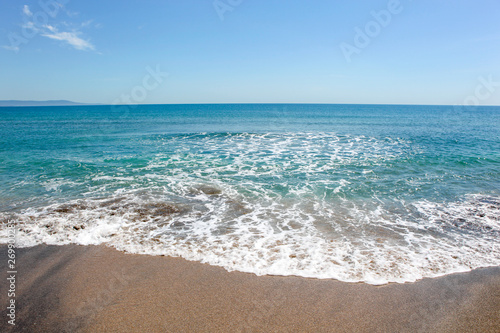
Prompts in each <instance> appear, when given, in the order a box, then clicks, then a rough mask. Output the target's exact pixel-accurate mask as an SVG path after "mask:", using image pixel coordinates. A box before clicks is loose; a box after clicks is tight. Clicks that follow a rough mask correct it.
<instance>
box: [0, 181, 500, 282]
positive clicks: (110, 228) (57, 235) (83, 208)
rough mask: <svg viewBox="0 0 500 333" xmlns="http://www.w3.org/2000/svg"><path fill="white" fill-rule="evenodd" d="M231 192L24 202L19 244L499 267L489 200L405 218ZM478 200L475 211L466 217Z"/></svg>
mask: <svg viewBox="0 0 500 333" xmlns="http://www.w3.org/2000/svg"><path fill="white" fill-rule="evenodd" d="M240 199H241V198H234V197H229V196H227V195H225V194H223V193H222V194H205V193H201V194H197V195H194V196H192V198H191V199H190V200H191V202H189V203H186V200H185V198H184V202H183V203H180V202H177V203H172V204H171V206H168V205H167V206H162V205H164V204H165V202H172V200H174V199H173V198H172V197H168V198H167V197H162V198H161V197H155V196H154V195H152V194H151V193H146V192H144V191H142V192H130V193H125V194H124V193H122V192H121V193H119V194H117V195H116V196H114V197H112V198H108V199H106V200H93V199H86V200H77V201H73V202H70V203H67V204H64V205H51V206H47V207H45V208H43V209H39V210H27V211H25V212H23V213H21V214H17V215H15V217H14V219H15V220H16V221H18V222H19V226H20V228H19V231H18V245H19V246H33V245H36V244H42V243H45V244H57V245H63V244H70V243H74V244H82V245H89V244H103V243H104V244H107V245H109V246H113V247H115V248H117V249H119V250H122V251H127V252H132V253H139V254H150V255H160V254H161V255H169V256H180V257H183V258H186V259H188V260H196V261H201V262H205V263H209V264H212V265H218V266H222V267H224V268H226V269H227V270H230V271H231V270H238V271H243V272H251V273H255V274H257V275H264V274H272V275H297V276H304V277H313V278H333V279H338V280H341V281H348V282H360V281H362V282H366V283H370V284H382V283H387V282H399V283H402V282H411V281H416V280H418V279H421V278H424V277H435V276H440V275H444V274H449V273H454V272H464V271H469V270H471V269H474V268H478V267H487V266H496V265H500V242H499V241H498V239H499V238H498V235H499V233H500V225H499V222H498V221H499V212H498V202H499V199H498V198H487V197H486V198H485V197H479V196H474V197H471V198H470V199H469V200H468V201H464V202H453V203H449V204H437V203H430V202H428V201H421V202H417V203H415V204H413V205H412V206H413V207H415V210H416V211H418V214H423V216H421V217H420V219H418V218H417V219H416V220H414V221H411V220H410V219H409V216H407V219H403V218H402V217H401V216H398V215H397V214H394V213H391V212H389V211H387V210H386V209H385V208H384V207H382V206H381V205H377V204H376V203H375V202H372V203H370V204H366V203H360V202H357V203H356V202H347V203H348V204H344V205H339V204H338V203H336V204H332V203H329V202H325V201H317V202H304V201H300V200H299V201H294V200H292V201H288V202H285V201H276V200H274V201H272V202H266V201H265V200H261V201H256V202H253V203H250V202H249V201H248V200H246V201H242V200H240ZM174 201H175V200H174ZM488 202H493V203H494V204H489V203H488ZM495 205H496V206H495ZM477 207H480V210H481V213H479V215H480V216H479V215H478V216H475V215H474V216H472V217H471V214H470V212H471V210H472V209H473V208H474V209H478V208H477ZM162 209H163V210H164V211H162ZM165 209H166V210H168V211H166V210H165ZM444 212H447V213H448V214H456V212H461V213H463V214H465V215H467V220H466V221H468V223H469V224H471V225H467V228H468V229H467V230H465V232H464V230H463V226H462V227H460V226H459V227H455V229H453V221H452V220H443V214H444ZM465 215H460V216H465ZM453 216H458V215H453ZM3 218H4V219H6V218H7V217H6V216H4V217H3ZM443 221H444V222H443ZM485 226H487V227H488V228H486V227H485ZM450 228H451V229H450ZM6 241H7V234H6V232H5V231H2V232H0V242H6Z"/></svg>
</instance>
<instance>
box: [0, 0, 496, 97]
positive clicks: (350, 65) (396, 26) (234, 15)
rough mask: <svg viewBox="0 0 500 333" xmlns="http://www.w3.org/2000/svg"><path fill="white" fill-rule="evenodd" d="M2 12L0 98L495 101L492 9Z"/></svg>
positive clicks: (221, 5) (264, 3)
mask: <svg viewBox="0 0 500 333" xmlns="http://www.w3.org/2000/svg"><path fill="white" fill-rule="evenodd" d="M1 6H2V9H1V11H0V99H4V100H5V99H19V100H49V99H68V100H73V101H77V102H87V103H105V104H113V103H129V102H131V103H159V104H160V103H382V104H383V103H388V104H484V105H500V19H499V18H500V2H499V1H498V0H476V1H472V0H470V1H464V0H456V1H445V0H440V1H436V0H433V1H431V0H420V1H417V0H414V1H411V0H400V1H398V0H389V1H340V0H339V1H326V0H316V1H306V0H281V1H279V0H216V1H214V0H196V1H193V0H182V1H181V0H166V1H165V0H164V1H160V0H142V1H125V0H121V1H118V0H106V1H94V0H86V1H75V0H58V1H57V2H56V0H41V1H19V0H5V1H2V4H1ZM155 73H156V74H155ZM165 73H168V76H167V75H166V74H165Z"/></svg>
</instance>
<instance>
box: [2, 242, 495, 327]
mask: <svg viewBox="0 0 500 333" xmlns="http://www.w3.org/2000/svg"><path fill="white" fill-rule="evenodd" d="M0 249H1V251H0V252H1V253H2V257H3V258H5V260H2V261H1V264H0V267H1V274H0V277H1V278H2V281H5V279H6V277H7V273H6V272H7V267H6V264H7V254H6V250H7V246H5V245H2V246H1V247H0ZM16 252H17V267H18V274H17V277H18V281H17V287H16V304H17V307H16V326H14V327H13V326H11V325H9V324H8V323H7V320H8V317H7V316H6V314H7V313H6V310H5V309H6V304H7V303H6V302H7V297H6V296H7V284H6V283H3V284H2V285H1V290H0V292H1V295H2V296H1V298H0V299H1V300H2V311H1V321H0V331H2V332H19V331H30V332H132V331H133V332H146V331H147V332H193V331H196V332H264V331H268V332H290V331H295V332H341V331H358V332H387V331H392V332H394V331H398V332H457V331H461V332H463V331H472V332H496V331H497V330H498V327H500V316H499V315H498V314H499V313H500V267H492V268H484V269H477V270H474V271H472V272H468V273H457V274H451V275H447V276H443V277H439V278H432V279H423V280H420V281H417V282H415V283H406V284H394V283H393V284H387V285H382V286H373V285H368V284H364V283H345V282H340V281H336V280H319V279H308V278H301V277H294V276H256V275H253V274H249V273H241V272H227V271H226V270H224V269H223V268H220V267H215V266H210V265H207V264H202V263H199V262H190V261H187V260H184V259H181V258H170V257H162V256H158V257H155V256H146V255H135V254H125V253H122V252H119V251H117V250H115V249H112V248H108V247H105V246H103V245H100V246H78V245H65V246H47V245H40V246H36V247H32V248H22V249H16Z"/></svg>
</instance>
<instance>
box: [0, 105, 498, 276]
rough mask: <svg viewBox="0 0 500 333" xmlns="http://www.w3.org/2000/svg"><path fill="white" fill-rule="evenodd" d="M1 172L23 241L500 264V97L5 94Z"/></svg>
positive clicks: (354, 271)
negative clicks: (160, 100) (227, 99)
mask: <svg viewBox="0 0 500 333" xmlns="http://www.w3.org/2000/svg"><path fill="white" fill-rule="evenodd" d="M0 180H1V182H0V223H1V224H2V225H4V226H5V223H6V222H7V221H15V222H16V223H17V224H18V232H17V243H18V245H19V246H23V247H26V246H34V245H37V244H58V245H62V244H82V245H87V244H106V245H108V246H111V247H114V248H116V249H118V250H121V251H126V252H131V253H139V254H146V255H169V256H178V257H183V258H186V259H188V260H196V261H201V262H205V263H209V264H212V265H217V266H222V267H224V268H226V269H227V270H230V271H231V270H238V271H243V272H252V273H255V274H258V275H264V274H273V275H298V276H304V277H314V278H333V279H338V280H341V281H349V282H360V281H362V282H366V283H371V284H383V283H387V282H409V281H415V280H418V279H421V278H424V277H435V276H440V275H444V274H449V273H454V272H465V271H470V270H472V269H475V268H478V267H487V266H498V265H500V107H476V108H456V107H453V106H398V105H390V106H387V105H300V104H290V105H288V104H275V105H273V104H242V105H238V104H232V105H147V106H118V107H116V106H115V107H111V106H59V107H3V108H0ZM7 237H8V236H7V231H6V228H2V229H1V230H0V243H6V242H7Z"/></svg>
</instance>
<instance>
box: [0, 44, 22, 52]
mask: <svg viewBox="0 0 500 333" xmlns="http://www.w3.org/2000/svg"><path fill="white" fill-rule="evenodd" d="M2 47H3V48H4V49H6V50H9V51H14V52H18V51H19V46H9V45H2Z"/></svg>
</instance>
